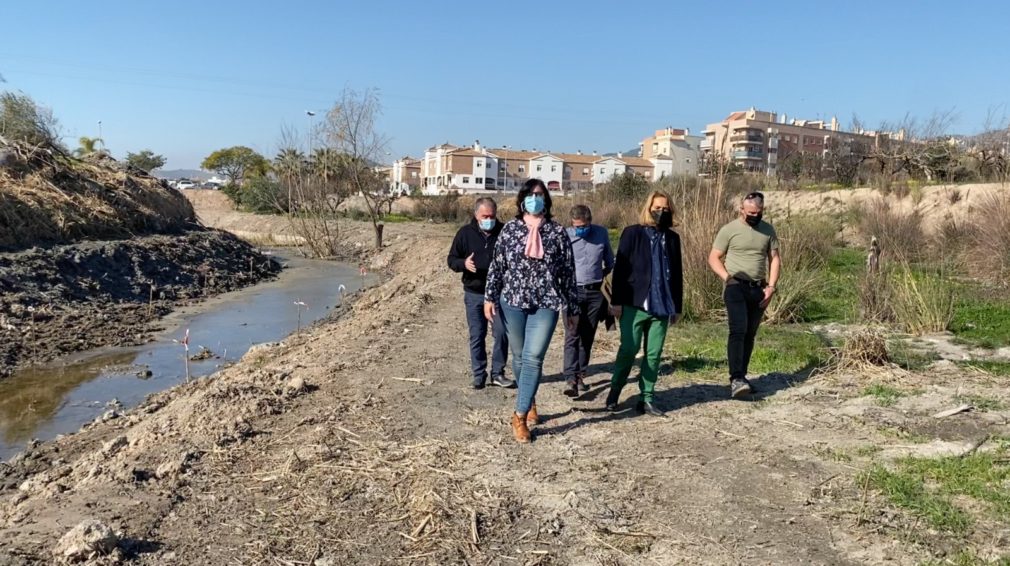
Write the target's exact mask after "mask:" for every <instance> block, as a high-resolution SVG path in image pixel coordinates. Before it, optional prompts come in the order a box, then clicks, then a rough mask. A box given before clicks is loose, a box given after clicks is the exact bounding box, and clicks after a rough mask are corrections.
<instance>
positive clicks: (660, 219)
mask: <svg viewBox="0 0 1010 566" xmlns="http://www.w3.org/2000/svg"><path fill="white" fill-rule="evenodd" d="M652 219H653V220H655V221H656V226H657V227H658V228H659V229H660V230H666V229H667V228H669V227H670V226H673V213H672V212H670V211H669V210H653V211H652Z"/></svg>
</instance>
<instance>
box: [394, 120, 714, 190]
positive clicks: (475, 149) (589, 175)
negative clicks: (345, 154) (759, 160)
mask: <svg viewBox="0 0 1010 566" xmlns="http://www.w3.org/2000/svg"><path fill="white" fill-rule="evenodd" d="M679 131H680V132H681V134H679V136H680V137H679V138H678V139H673V137H671V138H670V139H669V140H664V145H663V146H662V148H661V149H660V150H659V151H657V152H656V153H655V154H654V155H650V156H649V157H642V156H626V155H624V154H622V153H618V154H616V155H599V154H598V153H597V152H595V151H594V152H592V153H591V154H584V153H582V151H577V152H575V153H557V152H552V151H550V150H546V151H538V150H537V149H536V148H533V149H532V150H526V149H513V148H509V147H500V148H486V147H483V146H481V145H480V142H479V141H478V142H476V143H474V144H473V146H471V147H460V146H456V145H452V144H448V143H445V144H442V145H438V146H433V147H430V148H428V149H427V150H426V151H425V152H424V157H423V158H422V159H421V160H420V163H419V170H418V175H419V177H420V187H421V190H422V192H424V193H425V194H444V193H447V192H449V191H457V192H460V193H464V194H465V193H474V192H483V191H517V190H519V188H520V187H521V186H522V184H523V183H524V182H525V181H526V180H527V179H540V180H542V181H543V182H544V184H545V185H547V188H548V189H550V190H552V191H556V190H561V191H566V192H567V191H578V190H590V189H592V188H593V187H594V186H595V185H599V184H601V183H606V182H607V181H609V180H611V179H612V178H613V177H614V176H617V175H623V174H624V173H626V172H629V171H630V172H633V173H634V174H636V175H639V176H641V177H643V178H646V179H649V180H659V179H661V178H663V177H668V176H670V175H673V174H676V173H689V172H696V171H697V161H698V157H697V153H696V150H695V153H691V151H692V150H691V149H690V141H689V140H688V141H685V140H686V139H687V138H690V136H688V135H686V131H684V130H679ZM660 132H663V130H658V131H657V134H659V133H660ZM648 139H650V138H647V140H648ZM700 139H701V138H700V137H697V140H696V141H695V145H697V144H698V143H699V142H700ZM644 143H645V142H643V144H644ZM649 148H650V151H651V148H652V146H651V145H649ZM404 170H405V171H407V169H406V168H405V167H404ZM396 174H397V170H396V167H395V165H394V171H393V176H394V179H395V178H396ZM394 182H395V181H394ZM401 182H402V181H401Z"/></svg>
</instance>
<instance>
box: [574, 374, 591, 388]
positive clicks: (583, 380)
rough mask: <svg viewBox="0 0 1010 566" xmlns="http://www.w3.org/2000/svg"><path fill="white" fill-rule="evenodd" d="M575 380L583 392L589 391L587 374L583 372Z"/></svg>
mask: <svg viewBox="0 0 1010 566" xmlns="http://www.w3.org/2000/svg"><path fill="white" fill-rule="evenodd" d="M575 381H576V383H578V384H579V389H581V390H582V391H583V392H586V391H589V385H588V384H587V383H586V374H582V375H580V376H579V377H577V378H575Z"/></svg>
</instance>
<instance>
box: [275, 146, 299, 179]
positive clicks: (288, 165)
mask: <svg viewBox="0 0 1010 566" xmlns="http://www.w3.org/2000/svg"><path fill="white" fill-rule="evenodd" d="M304 170H305V154H304V153H302V152H301V151H298V150H297V149H295V148H291V147H289V148H285V149H282V150H281V151H280V153H278V154H277V156H276V157H274V171H277V175H278V176H280V177H281V178H282V179H285V180H290V179H293V178H295V177H297V176H298V175H300V174H302V172H304Z"/></svg>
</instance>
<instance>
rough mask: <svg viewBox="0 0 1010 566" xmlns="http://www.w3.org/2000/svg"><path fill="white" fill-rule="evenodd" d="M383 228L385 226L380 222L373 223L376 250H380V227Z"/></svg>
mask: <svg viewBox="0 0 1010 566" xmlns="http://www.w3.org/2000/svg"><path fill="white" fill-rule="evenodd" d="M383 228H385V226H384V225H383V224H382V222H379V223H378V224H376V225H375V249H377V250H381V249H382V229H383Z"/></svg>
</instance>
